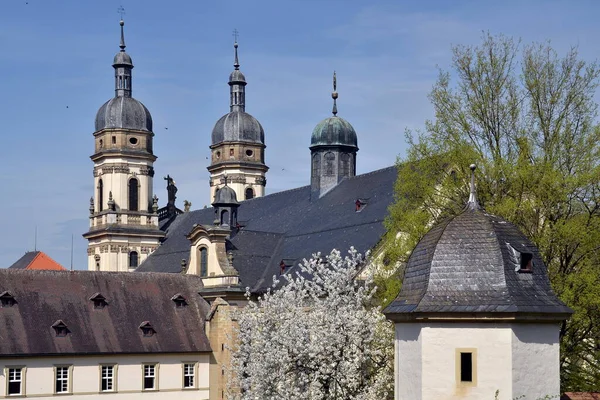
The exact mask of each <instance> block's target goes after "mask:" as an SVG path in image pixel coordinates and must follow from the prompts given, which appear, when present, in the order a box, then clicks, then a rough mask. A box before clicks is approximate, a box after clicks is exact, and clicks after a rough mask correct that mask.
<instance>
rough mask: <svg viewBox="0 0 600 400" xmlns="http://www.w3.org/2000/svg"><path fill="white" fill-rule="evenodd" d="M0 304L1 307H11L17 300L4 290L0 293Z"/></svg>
mask: <svg viewBox="0 0 600 400" xmlns="http://www.w3.org/2000/svg"><path fill="white" fill-rule="evenodd" d="M0 304H1V305H2V307H12V306H14V305H15V304H17V300H15V297H14V296H13V295H12V294H10V292H8V291H4V292H2V293H0Z"/></svg>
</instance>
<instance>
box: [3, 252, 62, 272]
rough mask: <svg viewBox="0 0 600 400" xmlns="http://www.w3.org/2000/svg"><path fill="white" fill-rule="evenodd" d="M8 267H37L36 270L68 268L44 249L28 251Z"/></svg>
mask: <svg viewBox="0 0 600 400" xmlns="http://www.w3.org/2000/svg"><path fill="white" fill-rule="evenodd" d="M8 268H12V269H30V270H31V269H35V270H54V271H66V270H67V269H66V268H65V267H63V266H62V265H60V264H59V263H57V262H56V261H54V260H53V259H52V258H50V256H48V255H47V254H46V253H44V252H43V251H28V252H27V253H25V254H24V255H23V257H21V258H19V259H18V260H17V261H15V263H14V264H13V265H11V266H10V267H8Z"/></svg>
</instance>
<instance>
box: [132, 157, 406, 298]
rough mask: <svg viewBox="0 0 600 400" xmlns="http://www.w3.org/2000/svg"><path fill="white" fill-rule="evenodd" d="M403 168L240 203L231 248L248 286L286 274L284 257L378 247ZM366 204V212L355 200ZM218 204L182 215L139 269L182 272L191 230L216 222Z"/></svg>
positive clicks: (290, 261) (290, 260)
mask: <svg viewBox="0 0 600 400" xmlns="http://www.w3.org/2000/svg"><path fill="white" fill-rule="evenodd" d="M396 177H397V171H396V168H395V167H389V168H385V169H381V170H378V171H374V172H370V173H367V174H363V175H358V176H355V177H352V178H348V179H345V180H343V181H342V182H340V184H339V185H337V186H336V187H335V188H333V189H332V190H331V191H329V192H328V193H327V194H325V195H324V196H323V197H321V198H319V199H317V200H313V201H312V202H311V200H310V186H303V187H300V188H297V189H292V190H287V191H283V192H279V193H274V194H270V195H268V196H264V197H258V198H254V199H251V200H245V201H242V202H240V206H239V208H238V222H239V223H240V224H241V225H242V228H241V230H240V231H239V232H238V233H237V234H232V237H231V239H230V241H229V243H228V250H231V251H232V252H233V266H234V268H235V269H236V270H238V271H239V274H240V281H241V285H242V287H250V288H251V290H252V291H255V292H258V291H262V290H264V289H266V288H267V287H269V286H270V285H271V284H272V282H273V279H272V278H273V275H278V274H279V273H280V266H279V264H280V262H281V260H286V264H287V265H296V264H297V263H298V262H300V261H302V259H303V258H310V256H311V255H312V254H313V253H316V252H321V253H327V254H328V253H329V252H330V251H331V250H332V249H334V248H336V249H338V250H340V251H342V252H345V251H347V250H348V249H349V248H350V246H354V247H355V248H356V249H357V250H358V251H359V252H365V251H367V250H370V249H372V248H373V247H374V246H375V245H376V244H377V243H378V241H379V240H380V238H381V236H382V235H383V234H384V232H385V228H384V226H383V220H384V219H385V217H386V215H387V209H388V206H389V205H390V204H391V203H392V201H393V191H394V182H395V181H396ZM358 198H360V199H361V200H362V201H363V202H365V203H366V205H365V206H363V207H362V209H361V211H360V212H356V211H355V202H356V200H357V199H358ZM213 221H214V209H213V208H206V209H201V210H196V211H192V212H188V213H184V214H181V215H178V216H177V217H176V218H175V220H174V221H173V222H172V223H171V224H170V225H168V227H167V228H166V237H165V239H164V241H163V243H162V244H161V246H159V248H158V249H157V250H156V251H155V252H154V253H152V254H151V255H150V256H149V257H148V258H147V259H146V260H145V261H144V262H143V263H142V264H141V265H140V267H139V268H138V269H137V270H136V271H138V272H147V271H155V272H173V273H176V272H180V271H181V259H186V260H189V258H190V244H191V243H190V241H189V240H188V239H187V238H186V235H187V234H188V233H189V232H190V231H191V230H192V226H193V225H194V224H203V225H211V224H212V223H213Z"/></svg>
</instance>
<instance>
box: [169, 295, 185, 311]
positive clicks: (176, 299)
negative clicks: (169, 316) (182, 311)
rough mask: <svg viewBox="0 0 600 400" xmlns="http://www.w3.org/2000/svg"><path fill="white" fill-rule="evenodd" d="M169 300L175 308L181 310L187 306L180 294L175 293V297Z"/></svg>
mask: <svg viewBox="0 0 600 400" xmlns="http://www.w3.org/2000/svg"><path fill="white" fill-rule="evenodd" d="M171 300H173V302H174V303H175V307H177V308H183V307H185V306H187V304H188V303H187V300H186V299H185V297H183V296H182V295H181V294H180V293H177V294H176V295H175V296H173V297H171Z"/></svg>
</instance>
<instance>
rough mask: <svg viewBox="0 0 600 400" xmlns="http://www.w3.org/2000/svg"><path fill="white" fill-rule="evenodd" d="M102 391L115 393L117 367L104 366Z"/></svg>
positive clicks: (102, 370)
mask: <svg viewBox="0 0 600 400" xmlns="http://www.w3.org/2000/svg"><path fill="white" fill-rule="evenodd" d="M100 391H101V392H114V391H115V366H114V365H102V366H101V368H100Z"/></svg>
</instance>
